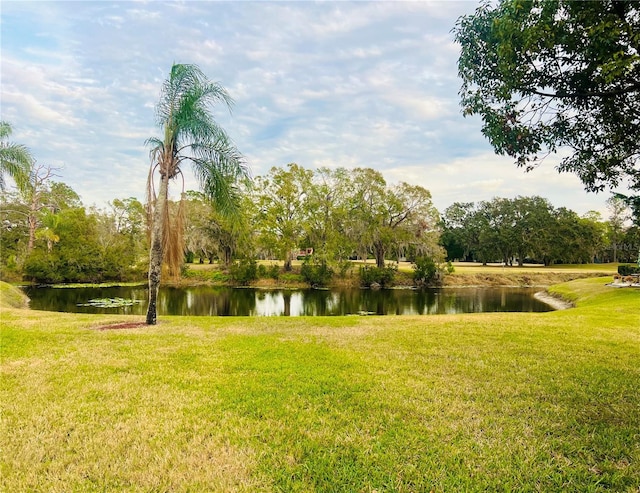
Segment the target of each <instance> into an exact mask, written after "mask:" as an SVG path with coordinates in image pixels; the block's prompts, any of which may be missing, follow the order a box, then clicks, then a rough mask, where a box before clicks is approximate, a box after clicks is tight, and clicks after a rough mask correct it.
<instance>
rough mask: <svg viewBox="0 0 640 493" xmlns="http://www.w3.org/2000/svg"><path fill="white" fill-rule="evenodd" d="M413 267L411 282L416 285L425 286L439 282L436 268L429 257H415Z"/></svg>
mask: <svg viewBox="0 0 640 493" xmlns="http://www.w3.org/2000/svg"><path fill="white" fill-rule="evenodd" d="M413 265H414V270H413V282H414V283H415V284H416V285H418V286H426V285H429V284H434V283H436V282H437V281H438V280H439V275H438V266H437V265H436V263H435V262H434V261H433V259H432V258H431V257H417V258H416V259H415V262H414V264H413Z"/></svg>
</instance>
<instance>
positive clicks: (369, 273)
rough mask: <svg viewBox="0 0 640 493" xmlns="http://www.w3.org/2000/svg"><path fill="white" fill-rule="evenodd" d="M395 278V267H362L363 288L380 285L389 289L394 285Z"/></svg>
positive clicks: (361, 279) (361, 282)
mask: <svg viewBox="0 0 640 493" xmlns="http://www.w3.org/2000/svg"><path fill="white" fill-rule="evenodd" d="M395 276H396V269H395V267H382V268H381V267H368V266H365V267H360V284H361V285H362V286H366V287H371V285H373V284H378V285H380V286H381V287H383V288H387V287H390V286H392V285H393V280H394V279H395Z"/></svg>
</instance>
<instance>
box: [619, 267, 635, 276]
mask: <svg viewBox="0 0 640 493" xmlns="http://www.w3.org/2000/svg"><path fill="white" fill-rule="evenodd" d="M618 274H620V275H621V276H630V275H633V274H640V267H638V266H635V265H632V264H623V265H619V266H618Z"/></svg>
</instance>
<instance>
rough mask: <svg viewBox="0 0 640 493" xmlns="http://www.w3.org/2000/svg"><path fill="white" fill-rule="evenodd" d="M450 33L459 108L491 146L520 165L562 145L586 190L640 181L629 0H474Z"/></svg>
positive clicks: (637, 78)
mask: <svg viewBox="0 0 640 493" xmlns="http://www.w3.org/2000/svg"><path fill="white" fill-rule="evenodd" d="M454 32H455V38H456V41H457V42H458V43H459V44H460V45H461V54H460V58H459V61H458V69H459V75H460V77H461V78H462V88H461V90H460V95H461V105H462V107H463V113H464V114H465V115H474V114H477V115H480V116H481V117H482V120H483V126H482V132H483V134H484V135H485V136H486V137H487V138H488V139H489V141H490V142H491V144H492V146H493V147H494V149H495V151H496V152H497V153H498V154H501V155H508V156H511V157H513V158H515V160H516V163H517V164H518V166H522V167H525V168H526V169H527V170H530V169H532V168H534V167H535V166H537V165H538V164H539V163H540V162H541V160H542V159H544V157H546V156H547V155H548V154H550V153H556V152H559V151H563V152H562V156H564V157H562V159H561V161H560V164H559V165H558V170H559V171H567V172H573V173H575V174H576V175H577V176H578V177H579V178H580V180H581V181H582V182H583V184H584V186H585V188H586V189H587V190H589V191H601V190H604V189H606V188H615V187H617V186H619V185H625V184H626V185H628V186H629V187H630V188H631V189H632V190H640V166H639V162H640V139H638V128H640V4H639V3H635V2H631V1H626V0H605V1H600V2H571V1H551V0H533V1H526V0H503V1H500V2H499V3H498V4H497V5H496V4H495V3H493V2H483V3H482V4H481V5H480V7H478V9H477V10H476V11H475V13H474V14H472V15H467V16H463V17H461V18H460V19H458V22H457V25H456V27H455V29H454ZM567 150H568V152H566V151H567Z"/></svg>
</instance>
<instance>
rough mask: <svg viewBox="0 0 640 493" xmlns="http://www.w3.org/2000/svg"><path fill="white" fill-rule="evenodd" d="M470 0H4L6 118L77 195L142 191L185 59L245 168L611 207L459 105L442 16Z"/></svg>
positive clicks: (440, 199)
mask: <svg viewBox="0 0 640 493" xmlns="http://www.w3.org/2000/svg"><path fill="white" fill-rule="evenodd" d="M477 5H478V2H476V1H462V2H457V1H436V2H428V1H423V2H391V1H387V2H361V1H359V2H337V1H329V2H319V3H316V2H306V1H301V2H245V1H235V2H210V1H196V0H186V1H176V2H159V1H127V2H109V1H67V2H53V1H46V2H29V1H19V2H18V1H10V0H9V1H7V0H3V1H2V4H1V6H0V8H1V26H0V27H1V35H2V39H1V42H2V52H1V55H2V61H1V67H0V68H1V89H0V92H1V94H0V96H1V112H2V119H3V120H6V121H9V122H10V123H11V124H12V125H13V128H14V133H13V135H12V141H14V142H19V143H23V144H25V145H27V146H28V147H29V148H30V149H31V151H32V153H33V154H34V156H35V158H36V159H37V160H38V162H39V163H41V164H50V165H51V166H54V167H60V168H61V170H60V171H59V172H58V174H59V177H58V180H60V181H64V182H65V183H67V184H68V185H70V186H71V187H72V188H73V189H74V190H76V191H77V192H78V193H79V194H80V196H81V198H82V200H83V202H84V204H85V205H94V204H95V205H97V206H98V207H104V206H105V205H106V203H107V201H110V200H113V199H114V198H126V197H137V198H138V199H140V200H142V199H143V198H144V190H145V183H146V177H147V173H148V166H149V159H148V149H147V148H145V146H144V142H145V140H146V139H147V138H148V137H150V136H155V135H158V134H159V130H158V129H157V128H156V127H155V120H154V105H155V102H156V101H157V99H158V96H159V91H160V87H161V84H162V82H163V80H164V79H165V78H166V77H167V75H168V73H169V69H170V67H171V64H172V63H174V62H178V63H194V64H197V65H199V66H200V68H201V69H202V70H203V72H205V74H207V75H208V76H209V77H210V78H211V79H212V80H216V81H219V82H220V83H221V84H222V85H223V86H224V87H225V88H226V89H227V90H228V91H229V93H230V94H231V96H232V97H233V98H234V99H235V106H234V110H233V114H232V115H229V114H228V113H227V112H226V111H225V110H224V108H223V107H219V108H218V110H219V111H218V113H217V119H218V121H219V123H220V124H221V125H222V126H223V127H224V128H225V129H226V130H227V131H228V133H229V134H230V136H231V137H232V139H233V140H234V141H235V143H236V145H237V147H238V149H239V150H240V151H241V152H242V153H243V154H244V155H245V156H246V159H247V161H248V164H249V166H250V168H251V172H252V174H253V175H262V174H265V173H267V172H268V170H269V169H270V168H271V167H272V166H284V165H286V164H287V163H290V162H296V163H298V164H300V165H301V166H304V167H306V168H316V167H320V166H328V167H346V168H352V167H371V168H375V169H377V170H379V171H381V172H382V173H383V175H384V177H385V179H386V180H387V182H388V183H390V184H391V183H397V182H399V181H406V182H408V183H411V184H417V185H421V186H423V187H425V188H427V189H428V190H430V191H431V194H432V196H433V201H434V204H435V205H436V207H438V209H439V210H441V211H442V210H444V208H446V207H447V206H449V205H451V204H452V203H453V202H456V201H464V202H467V201H480V200H490V199H491V198H493V197H510V198H511V197H515V196H517V195H540V196H543V197H546V198H548V199H549V200H550V201H551V203H552V204H553V205H554V206H556V207H560V206H565V207H569V208H571V209H573V210H575V211H576V212H578V213H580V214H583V213H585V212H587V211H588V210H598V211H600V212H602V213H603V214H604V215H605V216H606V214H607V212H606V207H605V200H606V199H607V198H608V197H609V194H599V195H595V194H588V193H586V192H585V191H584V190H583V187H582V185H581V184H580V182H579V180H578V179H577V178H575V177H574V176H573V175H570V174H558V173H557V171H556V170H555V169H554V164H555V163H557V159H555V158H554V157H553V156H552V157H550V158H548V159H547V161H545V163H544V164H543V165H542V166H541V167H540V168H538V169H536V170H534V171H533V172H531V173H525V172H523V171H522V170H520V169H518V168H516V166H515V164H513V162H512V161H511V160H510V159H508V158H505V157H500V156H496V155H494V153H493V151H492V149H491V147H490V146H489V144H488V142H487V141H486V140H485V139H484V138H483V137H482V135H481V133H480V120H479V119H478V118H463V117H462V115H461V113H460V108H459V104H458V101H459V98H458V90H459V87H460V81H459V79H458V78H457V66H456V63H457V57H458V51H459V50H458V47H457V46H456V45H455V44H454V42H453V34H452V33H451V29H452V28H453V27H454V25H455V22H456V19H457V18H458V17H459V16H460V15H464V14H469V13H472V12H473V11H474V10H475V8H476V7H477ZM187 176H189V179H188V181H187V188H196V185H195V181H193V180H192V179H191V177H190V174H189V173H187Z"/></svg>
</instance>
